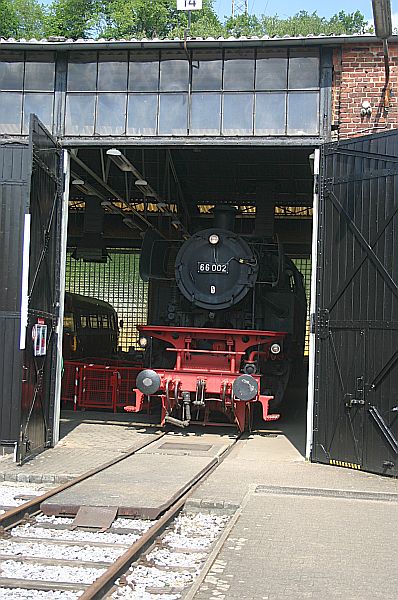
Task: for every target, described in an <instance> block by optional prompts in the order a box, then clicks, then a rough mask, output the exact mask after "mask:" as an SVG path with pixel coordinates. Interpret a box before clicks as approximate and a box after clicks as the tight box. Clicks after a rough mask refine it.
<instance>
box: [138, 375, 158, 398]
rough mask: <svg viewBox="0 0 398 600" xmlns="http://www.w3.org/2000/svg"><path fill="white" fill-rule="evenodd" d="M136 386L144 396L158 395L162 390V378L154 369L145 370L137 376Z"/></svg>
mask: <svg viewBox="0 0 398 600" xmlns="http://www.w3.org/2000/svg"><path fill="white" fill-rule="evenodd" d="M136 386H137V387H138V389H139V390H140V392H142V393H143V394H148V395H149V394H156V392H157V391H158V390H159V388H160V377H159V375H158V374H157V373H156V371H152V369H144V370H143V371H141V372H140V373H138V375H137V379H136Z"/></svg>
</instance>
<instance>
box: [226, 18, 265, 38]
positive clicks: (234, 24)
mask: <svg viewBox="0 0 398 600" xmlns="http://www.w3.org/2000/svg"><path fill="white" fill-rule="evenodd" d="M224 35H225V36H230V35H232V36H234V37H241V36H249V35H264V30H263V27H262V24H261V22H260V20H259V19H258V18H257V17H256V16H255V15H238V16H237V17H234V18H232V17H229V18H228V19H227V20H226V21H225V23H224Z"/></svg>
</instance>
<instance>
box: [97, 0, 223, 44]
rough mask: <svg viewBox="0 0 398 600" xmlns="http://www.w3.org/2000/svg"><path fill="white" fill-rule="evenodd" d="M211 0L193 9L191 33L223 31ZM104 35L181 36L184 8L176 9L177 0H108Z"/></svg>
mask: <svg viewBox="0 0 398 600" xmlns="http://www.w3.org/2000/svg"><path fill="white" fill-rule="evenodd" d="M212 4H213V0H204V2H203V9H202V10H200V11H192V17H191V19H192V23H191V29H190V35H191V36H208V35H222V26H221V23H220V21H219V19H218V17H217V15H216V14H215V12H214V10H213V6H212ZM103 7H104V22H105V27H104V28H103V30H102V31H101V36H102V37H105V38H109V37H113V38H126V37H127V38H128V37H136V38H141V37H147V38H153V37H161V38H167V37H170V38H173V37H177V36H178V37H184V31H185V29H186V28H187V27H188V16H187V13H186V12H181V11H177V8H176V0H108V1H107V2H104V5H103Z"/></svg>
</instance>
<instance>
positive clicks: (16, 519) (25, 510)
mask: <svg viewBox="0 0 398 600" xmlns="http://www.w3.org/2000/svg"><path fill="white" fill-rule="evenodd" d="M166 433H167V432H166V431H162V432H161V433H160V434H158V435H157V436H156V437H155V439H151V440H148V441H146V442H145V443H144V444H141V445H140V446H138V447H136V448H135V447H134V448H133V449H132V450H130V451H127V452H126V453H125V454H123V456H120V457H118V458H114V459H112V460H110V461H109V462H106V463H104V464H102V465H100V466H99V467H95V468H94V469H91V470H90V471H87V472H86V473H83V474H82V475H79V476H78V477H76V478H75V479H72V480H71V481H68V482H66V483H63V484H62V485H60V486H58V487H57V488H53V489H51V490H49V491H48V492H45V493H44V494H42V495H41V496H37V497H35V498H33V499H32V500H29V501H28V502H25V503H24V504H21V505H20V506H16V507H14V508H12V509H10V510H8V511H7V512H5V513H4V514H2V515H0V532H1V531H2V530H3V531H4V530H6V529H9V528H12V527H14V526H15V525H17V524H18V523H20V522H21V521H23V520H24V519H26V515H27V514H28V515H32V514H34V513H38V512H40V505H41V503H42V502H44V501H45V500H47V499H48V498H51V497H52V496H55V495H56V494H58V493H60V492H63V491H64V490H67V489H68V488H71V487H73V486H74V485H77V484H78V483H80V482H81V481H84V480H86V479H89V478H90V477H92V476H93V475H96V474H97V473H101V472H102V471H105V470H106V469H108V468H109V467H112V466H113V465H116V464H117V463H119V462H122V461H123V460H125V459H126V458H129V457H130V456H133V454H136V452H138V451H139V450H142V449H143V448H146V447H147V446H150V445H151V444H153V443H155V442H157V441H158V440H159V439H160V438H162V437H164V436H165V435H166Z"/></svg>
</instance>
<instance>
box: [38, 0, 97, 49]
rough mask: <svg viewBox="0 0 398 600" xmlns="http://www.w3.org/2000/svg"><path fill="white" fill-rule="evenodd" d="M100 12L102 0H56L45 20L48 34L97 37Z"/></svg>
mask: <svg viewBox="0 0 398 600" xmlns="http://www.w3.org/2000/svg"><path fill="white" fill-rule="evenodd" d="M100 14H101V3H100V0H54V1H53V3H52V4H51V5H50V7H49V10H48V15H47V17H46V20H45V32H46V35H47V36H50V35H58V36H65V37H67V38H72V39H77V38H92V37H95V36H96V34H97V31H98V22H99V19H100Z"/></svg>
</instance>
